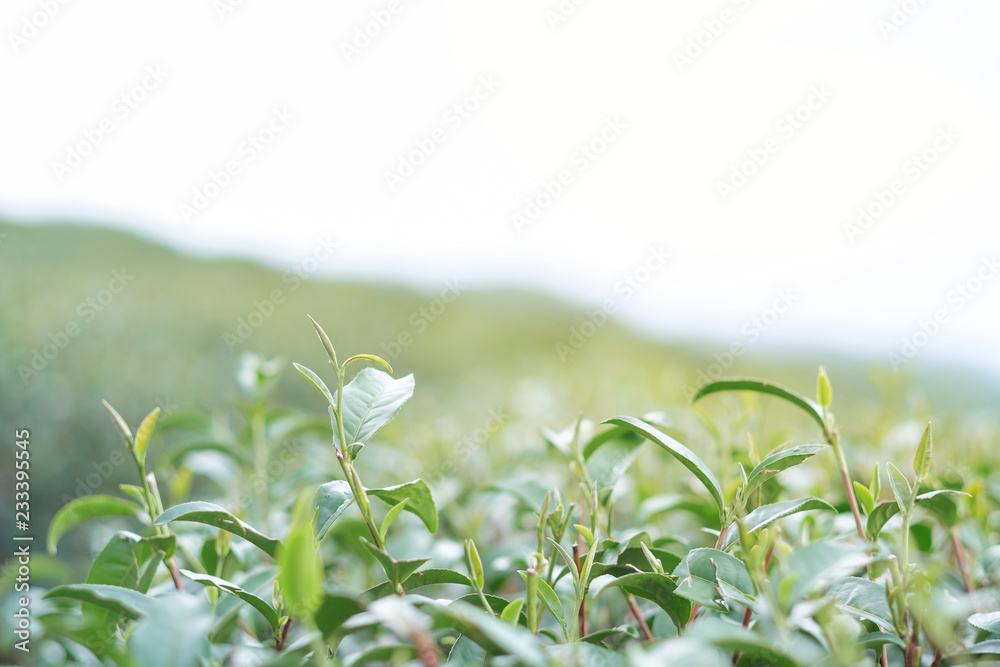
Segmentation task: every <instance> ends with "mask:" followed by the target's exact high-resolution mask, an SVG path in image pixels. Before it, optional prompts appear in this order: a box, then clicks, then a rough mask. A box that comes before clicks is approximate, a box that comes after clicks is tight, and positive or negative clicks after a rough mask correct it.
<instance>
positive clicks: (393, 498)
mask: <svg viewBox="0 0 1000 667" xmlns="http://www.w3.org/2000/svg"><path fill="white" fill-rule="evenodd" d="M366 492H367V493H368V495H370V496H375V497H376V498H378V499H379V500H381V501H382V502H384V503H386V504H387V505H389V506H390V507H392V506H395V505H398V504H399V503H400V502H401V501H403V500H408V501H409V502H408V503H407V504H406V507H405V508H404V509H405V510H406V511H407V512H409V513H411V514H415V515H417V517H419V519H420V520H421V521H423V522H424V525H425V526H426V527H427V530H429V531H430V532H432V533H436V532H437V529H438V514H437V506H435V504H434V496H433V495H432V494H431V487H429V486H428V485H427V482H425V481H424V480H422V479H416V480H414V481H412V482H407V483H406V484H400V485H398V486H389V487H386V488H384V489H367V491H366Z"/></svg>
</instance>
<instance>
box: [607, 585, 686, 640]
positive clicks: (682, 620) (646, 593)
mask: <svg viewBox="0 0 1000 667" xmlns="http://www.w3.org/2000/svg"><path fill="white" fill-rule="evenodd" d="M611 586H618V587H619V588H621V589H622V590H623V591H625V592H626V593H631V594H632V595H634V596H636V597H638V598H643V599H644V600H649V601H650V602H652V603H653V604H655V605H656V606H657V607H659V608H660V609H662V610H663V611H664V612H666V614H667V616H669V617H670V620H671V621H673V622H674V625H676V626H677V627H678V628H683V627H684V625H685V624H686V623H687V621H688V616H690V615H691V603H690V602H689V600H688V599H687V598H686V596H683V597H682V596H679V595H677V593H676V590H677V582H676V581H675V580H674V579H673V578H671V577H669V576H667V575H665V574H657V573H655V572H634V573H632V574H626V575H624V576H621V577H618V578H617V579H615V580H614V581H612V582H611V583H610V584H608V588H610V587H611Z"/></svg>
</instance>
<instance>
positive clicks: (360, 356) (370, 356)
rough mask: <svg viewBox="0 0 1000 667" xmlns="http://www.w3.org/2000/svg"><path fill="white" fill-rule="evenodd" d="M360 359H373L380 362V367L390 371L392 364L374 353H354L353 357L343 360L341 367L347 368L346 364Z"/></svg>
mask: <svg viewBox="0 0 1000 667" xmlns="http://www.w3.org/2000/svg"><path fill="white" fill-rule="evenodd" d="M362 359H364V360H367V361H374V362H375V363H376V364H381V365H382V367H383V368H385V369H386V370H387V371H389V372H390V373H391V372H392V366H390V365H389V362H388V361H386V360H385V359H383V358H382V357H380V356H378V355H376V354H355V355H354V356H353V357H351V358H350V359H348V360H347V361H345V362H344V366H343V367H344V368H347V365H348V364H350V363H351V362H352V361H360V360H362Z"/></svg>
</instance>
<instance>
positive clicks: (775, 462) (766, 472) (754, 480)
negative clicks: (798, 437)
mask: <svg viewBox="0 0 1000 667" xmlns="http://www.w3.org/2000/svg"><path fill="white" fill-rule="evenodd" d="M827 447H828V445H797V446H795V447H792V448H790V449H783V450H781V451H780V452H774V453H773V454H769V455H768V456H767V457H766V458H765V459H764V460H763V461H761V462H760V463H758V464H757V465H756V466H754V469H753V470H751V471H750V474H749V475H748V476H747V489H746V492H745V493H744V495H743V497H744V498H746V497H748V496H749V494H750V493H751V492H752V491H754V490H755V489H756V488H757V487H758V486H760V485H761V484H763V483H764V482H766V481H767V480H769V479H771V478H772V477H774V476H775V475H777V474H778V473H779V472H782V471H784V470H788V469H789V468H791V467H793V466H797V465H798V464H800V463H802V462H803V461H805V460H806V459H808V458H810V457H812V456H815V455H816V454H819V453H820V452H821V451H823V450H824V449H826V448H827Z"/></svg>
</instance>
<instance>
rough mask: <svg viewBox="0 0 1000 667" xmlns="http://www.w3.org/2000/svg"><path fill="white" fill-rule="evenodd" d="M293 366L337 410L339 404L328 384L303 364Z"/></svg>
mask: <svg viewBox="0 0 1000 667" xmlns="http://www.w3.org/2000/svg"><path fill="white" fill-rule="evenodd" d="M292 366H295V370H297V371H298V372H299V373H301V374H302V377H304V378H305V379H307V380H309V382H310V384H312V386H314V387H316V391H318V392H319V393H321V394H322V395H323V398H325V399H326V401H327V403H329V404H330V407H331V408H333V409H334V410H336V409H337V402H336V401H335V400H333V394H332V393H330V389H329V387H327V386H326V383H325V382H323V380H322V379H321V378H320V376H318V375H316V374H315V373H313V372H312V371H311V370H309V369H308V368H306V367H305V366H303V365H302V364H296V363H294V362H293V363H292ZM336 431H337V430H336V429H334V434H336ZM335 437H336V435H335Z"/></svg>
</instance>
